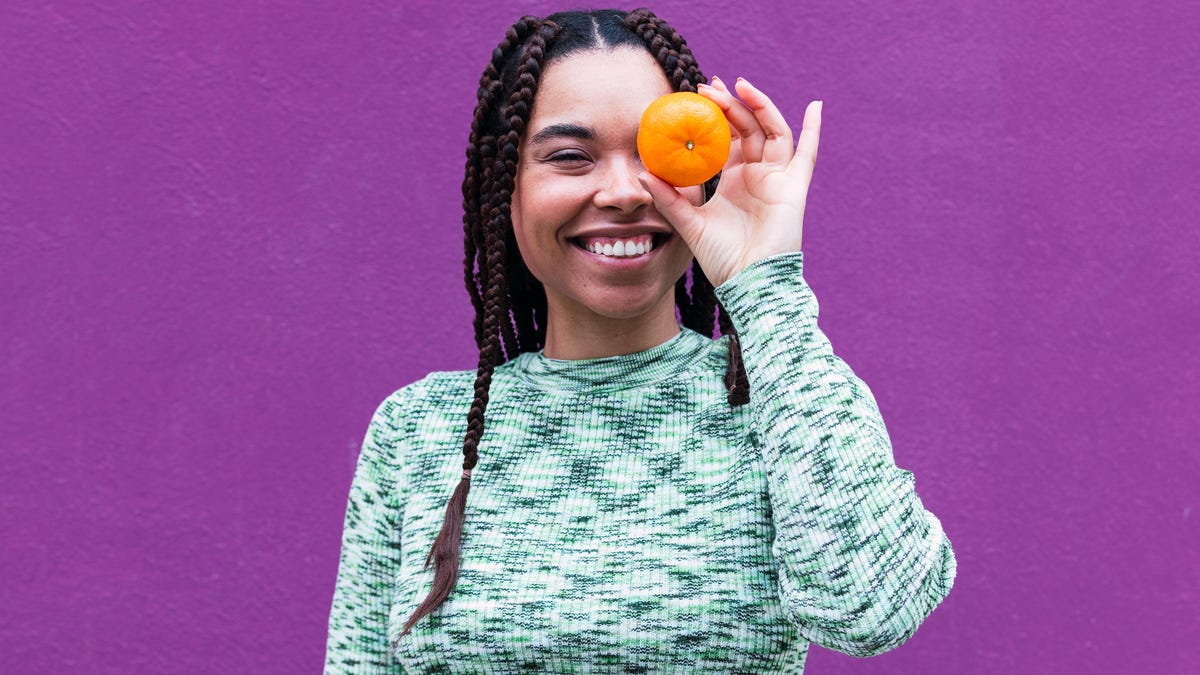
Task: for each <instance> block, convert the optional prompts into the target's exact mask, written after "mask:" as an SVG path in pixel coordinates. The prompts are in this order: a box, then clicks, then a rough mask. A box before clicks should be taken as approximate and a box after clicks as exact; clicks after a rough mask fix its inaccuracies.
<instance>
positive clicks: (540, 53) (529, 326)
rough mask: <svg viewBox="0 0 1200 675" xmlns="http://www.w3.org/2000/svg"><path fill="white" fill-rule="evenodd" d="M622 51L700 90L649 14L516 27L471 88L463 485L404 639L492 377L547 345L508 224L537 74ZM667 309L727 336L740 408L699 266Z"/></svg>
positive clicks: (442, 565) (444, 572) (452, 566)
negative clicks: (646, 56)
mask: <svg viewBox="0 0 1200 675" xmlns="http://www.w3.org/2000/svg"><path fill="white" fill-rule="evenodd" d="M619 46H629V47H635V48H639V49H646V50H647V51H649V52H650V54H651V56H653V57H654V59H655V60H656V61H657V62H658V64H659V65H660V66H661V67H662V69H663V72H664V73H665V74H666V76H667V80H668V81H669V82H670V84H671V87H672V89H674V90H675V91H696V85H698V84H700V83H702V82H704V81H705V77H704V74H703V73H702V72H701V71H700V68H699V67H698V66H697V65H696V59H695V58H694V57H693V56H692V52H691V50H690V49H689V48H688V46H687V43H686V42H685V41H684V39H683V38H682V37H680V35H679V33H677V32H675V29H674V28H672V27H671V26H670V25H668V24H667V22H666V21H663V20H662V19H660V18H658V17H657V16H655V15H654V14H653V13H652V12H651V11H650V10H647V9H638V10H634V11H632V12H628V13H626V12H621V11H618V10H597V11H591V12H559V13H556V14H551V15H550V16H548V17H546V18H544V19H542V18H538V17H533V16H526V17H523V18H522V19H521V20H519V21H517V22H516V23H515V24H513V25H512V26H510V27H509V28H508V30H507V31H506V32H505V34H504V39H503V40H501V41H500V44H499V45H498V46H497V47H496V49H495V50H493V51H492V58H491V61H490V62H489V63H488V65H487V67H486V68H485V69H484V71H483V75H482V76H481V77H480V78H479V89H478V93H477V96H478V104H477V105H476V106H475V114H474V117H473V119H472V122H471V135H470V137H469V139H468V142H467V162H466V171H465V175H464V177H463V184H462V193H463V235H464V240H465V248H466V257H465V259H464V273H465V278H464V281H465V282H466V286H467V293H468V295H469V296H470V298H471V304H472V305H473V306H474V308H475V323H474V325H475V343H476V345H477V346H478V348H479V366H478V369H477V371H476V376H475V399H474V401H473V402H472V404H471V408H470V412H469V413H468V415H467V432H466V437H465V438H464V440H463V474H462V478H461V480H460V481H459V483H458V485H457V487H455V489H454V493H453V494H452V495H451V497H450V501H449V503H448V504H447V506H446V516H445V519H444V521H443V523H442V529H441V532H439V533H438V536H437V538H436V539H434V542H433V546H432V547H431V548H430V551H429V555H428V556H427V557H426V559H425V566H426V568H428V566H429V565H430V563H432V564H433V565H434V570H435V571H434V581H433V589H432V590H431V591H430V593H429V595H428V597H426V598H425V600H424V601H423V602H422V603H421V604H420V605H419V606H418V607H417V609H416V610H415V611H414V612H413V614H412V616H410V617H409V618H408V621H407V622H406V623H405V625H404V629H403V630H402V631H401V633H400V636H403V635H405V634H407V633H408V632H409V630H411V629H412V627H413V625H414V624H416V623H417V621H419V620H420V619H421V618H422V617H424V616H426V615H427V614H430V613H431V612H433V611H434V610H435V609H437V608H438V607H439V606H440V605H441V604H442V602H444V601H445V599H446V598H447V597H448V596H449V595H450V591H451V590H453V588H454V585H455V583H456V582H457V580H458V567H459V559H460V558H459V553H460V543H461V539H462V524H463V517H464V512H465V509H466V499H467V493H468V491H469V490H470V479H471V470H472V469H474V468H475V465H476V464H477V463H478V462H479V453H478V448H479V441H480V438H482V436H483V427H484V411H485V410H486V409H487V404H488V391H489V388H490V386H491V382H492V373H493V371H494V370H495V368H496V366H497V365H499V364H501V363H504V362H506V361H508V360H510V359H513V358H515V357H516V356H517V355H518V354H521V353H523V352H531V351H537V350H540V349H541V348H542V347H543V345H544V342H545V339H546V322H547V309H546V291H545V288H544V287H543V286H542V284H541V282H540V281H538V280H537V279H536V278H535V277H534V276H533V274H532V273H531V272H530V271H529V268H528V267H526V265H525V263H524V261H523V260H522V259H521V256H520V253H519V251H518V249H517V244H516V239H515V235H514V233H513V226H512V218H511V205H512V194H513V188H514V186H515V181H516V175H517V159H518V149H519V148H520V145H521V138H522V137H523V135H524V132H525V127H526V125H527V124H528V123H529V119H530V113H531V111H532V109H533V104H534V99H535V97H536V95H537V89H538V82H539V80H540V77H541V73H542V70H543V68H545V66H546V65H547V64H548V63H549V62H550V61H551V60H553V59H559V58H562V57H564V56H566V55H568V54H571V53H574V52H578V51H583V50H591V49H613V48H616V47H619ZM718 180H719V176H718V177H714V178H713V179H712V180H710V181H708V182H707V183H705V184H704V199H705V200H708V199H709V198H710V197H712V195H713V193H714V192H715V191H716V187H717V181H718ZM689 281H690V283H689ZM675 304H676V307H677V309H678V311H679V316H680V318H681V320H682V322H683V325H684V326H686V327H688V328H690V329H692V330H694V331H696V332H698V333H702V334H704V335H708V336H710V337H711V336H712V334H713V318H714V317H713V315H714V312H715V313H716V321H717V323H718V324H719V326H720V329H721V334H722V335H728V336H730V340H729V363H728V367H727V368H726V372H725V387H726V389H727V390H728V400H729V404H730V405H731V406H740V405H744V404H746V403H748V402H749V400H750V387H749V383H748V381H747V379H746V372H745V367H744V366H743V365H742V358H741V349H740V347H739V345H738V341H737V334H736V331H735V330H734V327H733V323H732V321H731V320H730V318H729V316H728V315H727V314H726V313H725V310H724V309H723V308H722V307H721V306H720V304H719V303H718V302H717V299H716V295H715V294H714V293H713V286H712V283H711V282H710V281H709V280H708V278H707V277H706V276H705V275H704V271H703V270H702V269H701V268H700V265H699V264H698V263H696V262H695V261H693V263H692V266H691V269H690V270H689V272H687V273H685V274H684V275H683V276H681V277H680V278H679V280H678V281H677V282H676V284H675ZM397 639H399V636H397Z"/></svg>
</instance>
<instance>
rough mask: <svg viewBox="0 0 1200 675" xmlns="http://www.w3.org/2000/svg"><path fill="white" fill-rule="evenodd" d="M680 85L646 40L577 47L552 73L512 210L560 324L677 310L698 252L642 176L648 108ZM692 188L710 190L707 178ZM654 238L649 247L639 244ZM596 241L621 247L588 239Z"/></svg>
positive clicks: (526, 144)
mask: <svg viewBox="0 0 1200 675" xmlns="http://www.w3.org/2000/svg"><path fill="white" fill-rule="evenodd" d="M672 91H673V89H672V88H671V85H670V84H669V83H668V82H667V78H666V76H665V75H663V72H662V68H661V67H660V66H659V65H658V64H657V63H656V62H655V61H654V59H653V58H652V57H651V56H650V54H649V53H648V52H646V51H645V50H641V49H633V48H625V47H621V48H617V49H614V50H608V51H584V52H576V53H574V54H571V55H568V56H565V57H562V58H560V59H557V60H554V61H551V62H550V64H549V65H547V66H546V68H545V70H544V71H543V72H542V77H541V81H540V83H539V85H538V93H537V98H536V101H535V103H534V106H533V115H532V117H531V119H530V121H529V125H528V126H527V127H526V131H525V136H524V139H523V140H522V143H521V151H520V162H519V164H518V167H517V176H516V186H515V189H514V191H513V197H512V221H513V228H514V234H515V236H516V240H517V245H518V247H519V248H520V251H521V257H522V259H523V260H524V261H525V264H526V266H528V267H529V270H530V271H531V272H532V273H533V275H534V276H535V277H537V279H538V280H539V281H541V282H542V284H543V285H544V286H545V288H546V301H547V308H548V311H549V313H550V317H551V321H552V325H553V324H558V325H563V326H572V325H578V324H577V323H575V322H576V320H582V321H589V322H592V323H594V322H595V320H596V319H598V318H600V317H605V318H608V319H631V318H635V317H640V316H643V315H645V314H646V313H647V312H654V313H657V312H668V311H669V312H671V315H672V320H673V317H674V311H675V304H674V285H675V281H676V280H677V279H679V277H680V276H682V275H683V273H684V272H685V271H686V270H687V266H688V265H689V264H691V260H692V254H691V251H689V250H688V248H687V246H686V244H685V243H684V241H683V240H682V239H681V238H680V237H679V236H678V235H677V234H676V233H675V231H674V230H673V229H672V228H671V226H670V225H669V224H668V223H667V221H666V220H665V219H664V218H663V217H662V216H661V215H659V213H658V212H657V211H656V210H655V209H654V203H653V200H652V199H651V198H650V193H648V192H647V191H646V190H645V188H643V187H642V185H641V183H640V182H638V179H637V173H638V172H639V171H642V170H643V167H642V162H641V160H640V159H639V158H638V151H637V129H638V122H639V120H640V119H641V116H642V111H644V110H645V109H646V106H647V105H649V104H650V102H651V101H653V100H654V99H655V98H657V97H659V96H662V95H664V94H669V93H671V92H672ZM681 192H683V193H684V194H685V195H686V196H688V197H689V198H690V199H691V200H692V201H693V202H694V203H696V204H699V203H701V201H703V192H702V189H701V188H700V187H693V188H688V189H686V190H682V191H681ZM630 241H632V242H633V245H630V244H629V242H630ZM617 242H621V247H620V248H621V249H623V250H624V255H623V256H621V257H618V256H617V255H615V251H614V250H613V249H615V248H616V243H617ZM648 242H649V243H651V244H652V246H653V248H652V249H651V250H650V252H649V253H644V252H643V253H638V251H639V250H642V248H643V247H644V246H645V244H647V243H648ZM597 244H599V245H600V246H601V249H602V250H609V251H613V254H610V255H605V254H604V253H603V252H601V253H597V252H595V251H594V250H585V247H588V248H594V247H595V246H596V245H597ZM597 315H599V316H597ZM564 321H565V322H566V323H564Z"/></svg>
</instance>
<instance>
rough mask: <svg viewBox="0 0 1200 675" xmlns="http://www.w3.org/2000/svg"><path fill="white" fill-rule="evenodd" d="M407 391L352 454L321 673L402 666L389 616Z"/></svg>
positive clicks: (389, 403) (381, 411)
mask: <svg viewBox="0 0 1200 675" xmlns="http://www.w3.org/2000/svg"><path fill="white" fill-rule="evenodd" d="M405 391H406V390H401V391H400V392H397V393H396V394H393V395H392V396H390V397H388V399H387V400H385V401H384V402H383V403H382V404H381V405H380V406H379V408H378V409H377V410H376V412H375V415H374V416H373V417H372V419H371V423H370V426H369V427H368V428H367V435H366V439H365V440H364V441H363V446H362V451H361V453H360V454H359V456H358V464H357V467H356V469H355V472H354V479H353V481H352V483H351V485H350V497H349V501H348V503H347V505H346V522H345V529H344V530H343V534H342V553H341V559H340V561H339V564H338V575H337V584H336V587H335V590H334V594H333V606H332V609H331V610H330V613H329V637H328V640H327V642H326V646H325V672H326V673H358V674H366V673H372V674H377V673H402V672H404V671H403V669H402V668H401V666H400V664H399V662H397V660H396V658H395V655H394V654H393V653H392V650H391V646H390V641H389V638H388V614H389V613H390V611H391V601H392V588H393V585H394V584H393V579H394V577H395V572H396V569H397V568H398V567H399V565H400V517H399V502H398V499H397V494H396V481H395V476H396V460H397V452H396V443H397V437H398V435H399V434H398V429H397V428H396V420H397V419H398V416H399V415H400V414H402V408H403V405H402V402H403V401H404V400H405V398H404V393H405Z"/></svg>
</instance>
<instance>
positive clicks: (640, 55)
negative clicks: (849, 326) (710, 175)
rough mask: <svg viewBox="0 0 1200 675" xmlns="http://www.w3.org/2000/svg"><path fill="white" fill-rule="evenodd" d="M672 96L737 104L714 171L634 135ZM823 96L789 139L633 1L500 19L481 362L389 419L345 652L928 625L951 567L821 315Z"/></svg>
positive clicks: (404, 665) (475, 186) (482, 662)
mask: <svg viewBox="0 0 1200 675" xmlns="http://www.w3.org/2000/svg"><path fill="white" fill-rule="evenodd" d="M672 91H695V92H698V93H699V94H700V95H702V96H705V97H707V98H708V99H710V100H712V101H713V102H714V103H715V104H716V105H717V106H719V107H720V109H721V110H722V112H723V113H724V115H725V117H726V119H727V120H728V123H729V126H730V128H731V132H732V136H733V146H732V148H731V152H730V156H729V160H728V162H727V163H726V164H725V167H724V169H723V171H722V173H721V175H720V176H719V177H718V178H714V179H713V180H711V181H709V182H708V183H706V184H705V185H704V186H702V187H695V188H685V189H676V188H674V187H672V186H671V185H668V184H667V183H665V182H663V181H662V180H660V179H658V178H656V177H654V176H653V175H651V174H649V173H647V172H646V171H645V168H644V167H643V166H642V162H641V159H640V158H639V156H638V152H637V140H636V138H637V130H638V121H639V119H640V117H641V114H642V112H643V111H644V110H645V109H646V107H647V106H648V105H649V104H650V103H651V102H652V101H654V100H655V99H656V98H658V97H659V96H662V95H663V94H666V93H669V92H672ZM820 119H821V105H820V103H819V102H814V103H813V104H810V105H809V107H808V109H807V110H806V112H805V115H804V121H803V126H802V131H801V133H800V136H799V139H798V142H797V143H796V144H795V145H793V138H792V133H791V130H790V127H789V126H788V124H787V122H786V121H785V120H784V118H783V116H782V115H781V114H780V112H779V111H778V110H777V109H776V107H775V106H774V104H773V103H772V102H771V100H770V99H769V98H768V97H767V96H766V95H765V94H764V93H763V92H761V91H759V90H758V89H757V88H755V87H754V86H753V85H751V84H750V83H749V82H747V81H745V80H744V79H741V78H739V79H738V81H737V83H736V84H735V86H734V90H730V89H729V88H728V87H727V86H726V85H725V84H724V83H722V82H721V81H720V80H719V79H717V78H715V77H714V78H712V80H711V84H707V83H706V82H705V77H704V76H703V75H702V74H701V72H700V70H699V68H698V66H697V65H696V62H695V59H694V58H693V56H692V54H691V52H690V50H689V49H688V48H687V45H686V43H685V42H684V40H683V39H682V38H681V37H680V36H679V35H678V34H677V33H676V32H675V31H674V30H673V29H672V28H671V27H670V26H669V25H667V24H666V23H665V22H664V21H662V20H661V19H659V18H658V17H656V16H654V15H653V14H652V13H650V12H649V11H646V10H638V11H634V12H629V13H625V12H619V11H615V10H606V11H596V12H586V13H585V12H567V13H559V14H554V15H551V16H549V17H546V18H545V19H539V18H536V17H526V18H524V19H522V20H521V21H519V22H518V23H516V24H515V25H513V26H512V27H510V28H509V29H508V31H507V33H506V35H505V38H504V40H503V41H502V42H501V43H500V45H499V46H498V47H497V48H496V50H494V52H493V55H492V60H491V63H490V64H489V65H488V66H487V68H486V70H485V71H484V74H483V77H482V78H481V79H480V87H479V103H478V105H477V107H476V109H475V115H474V121H473V124H472V128H471V134H470V140H469V145H468V153H467V157H468V159H467V166H466V172H465V177H464V180H463V196H464V200H463V206H464V216H463V221H464V224H465V243H466V262H467V264H466V269H465V280H466V285H467V290H468V293H469V295H470V297H471V301H472V303H473V305H474V307H475V310H476V320H475V337H476V342H477V344H478V346H479V365H478V367H477V368H476V369H475V370H474V371H455V372H435V373H430V374H429V375H428V376H427V377H425V378H423V379H421V380H420V381H418V382H414V383H412V384H409V385H407V386H405V387H402V388H401V389H400V390H398V391H397V392H396V393H394V394H393V395H392V396H390V397H388V398H387V400H385V401H384V402H383V403H382V405H380V407H379V409H378V410H377V411H376V413H375V416H374V418H373V419H372V421H371V425H370V427H369V429H368V431H367V436H366V440H365V442H364V444H363V450H362V454H361V455H360V457H359V462H358V468H357V470H356V473H355V477H354V482H353V484H352V486H351V489H350V497H349V503H348V506H347V511H346V524H345V534H344V538H343V546H342V556H341V565H340V568H339V572H338V578H337V585H336V589H335V592H334V598H333V607H332V611H331V613H330V621H329V638H328V644H327V652H326V671H327V672H361V673H365V672H372V673H374V672H393V673H399V672H405V671H413V672H417V671H421V672H433V671H436V672H451V673H454V672H464V673H465V672H478V671H479V670H480V669H481V668H483V669H487V670H489V671H496V672H518V671H522V672H524V671H528V672H596V671H598V672H609V671H621V672H628V671H635V672H687V673H694V672H772V673H774V672H799V671H800V670H802V669H803V665H804V661H805V657H806V655H807V652H808V645H809V643H811V642H815V643H817V644H821V645H824V646H826V647H829V648H831V649H837V650H840V651H843V652H846V653H849V654H854V655H858V656H868V655H872V654H877V653H880V652H882V651H886V650H888V649H892V648H894V647H896V646H898V645H899V644H901V643H902V642H904V641H905V640H906V639H907V638H908V637H909V636H911V635H912V634H913V632H914V631H916V629H917V627H918V626H919V625H920V623H921V621H922V620H923V619H924V618H925V617H926V616H927V615H928V614H929V613H930V612H932V611H933V609H934V608H935V607H936V606H937V605H938V603H940V602H941V600H942V599H943V598H945V597H946V595H947V593H949V590H950V586H951V584H952V582H953V579H954V575H955V569H956V567H955V560H954V555H953V552H952V550H951V547H950V543H949V541H948V539H947V538H946V535H945V534H944V533H943V531H942V528H941V524H940V522H939V521H938V519H937V518H936V517H935V516H934V515H933V514H931V513H929V512H928V511H927V510H925V509H924V508H923V506H922V505H921V501H920V499H919V498H918V497H917V494H916V492H915V491H914V483H913V479H912V474H911V473H909V472H908V471H904V470H902V469H900V468H898V467H897V466H896V464H895V462H894V460H893V459H892V452H891V445H890V441H889V438H888V434H887V430H886V428H885V427H884V424H883V420H882V419H881V417H880V414H879V409H878V406H877V405H876V403H875V399H874V397H873V396H872V394H871V392H870V390H869V389H868V387H867V385H866V384H865V383H864V382H862V380H860V379H859V378H858V377H856V376H855V375H854V373H853V372H852V371H851V370H850V368H849V367H848V366H847V365H846V364H845V363H844V362H843V361H842V360H841V359H840V358H838V357H837V356H836V355H835V354H834V352H833V349H832V347H831V346H830V344H829V341H828V340H827V339H826V338H825V336H824V335H823V334H822V333H821V331H820V329H819V328H818V327H817V309H818V307H817V301H816V298H815V297H814V296H813V294H812V290H811V289H810V288H809V287H808V285H807V284H806V283H805V281H804V276H803V254H802V253H801V249H800V244H801V234H802V225H803V215H804V205H805V201H806V198H807V193H808V184H809V180H810V178H811V176H812V171H813V166H814V164H815V162H816V155H817V138H818V135H819V130H820ZM718 181H719V184H718ZM689 266H690V267H689ZM681 323H682V325H681ZM714 323H717V324H719V325H720V327H721V335H720V336H717V337H716V339H714V336H713V325H714ZM485 412H486V418H485ZM464 421H465V424H464ZM485 421H486V425H485ZM459 439H461V446H459ZM460 451H461V455H460V454H459V452H460ZM455 480H457V481H458V482H457V485H456V486H455V487H454V489H453V492H452V494H450V495H449V501H448V503H447V501H446V498H447V495H446V492H447V489H448V487H449V486H450V485H451V484H452V483H453V482H454V481H455ZM468 495H469V497H470V499H469V500H468Z"/></svg>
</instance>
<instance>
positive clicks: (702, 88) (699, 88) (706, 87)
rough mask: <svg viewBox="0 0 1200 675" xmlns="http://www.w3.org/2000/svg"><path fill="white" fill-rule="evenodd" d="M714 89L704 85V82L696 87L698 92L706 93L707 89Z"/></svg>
mask: <svg viewBox="0 0 1200 675" xmlns="http://www.w3.org/2000/svg"><path fill="white" fill-rule="evenodd" d="M712 88H713V87H710V86H708V85H707V84H704V83H703V82H701V83H700V84H698V85H696V90H697V91H704V90H705V89H712Z"/></svg>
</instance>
